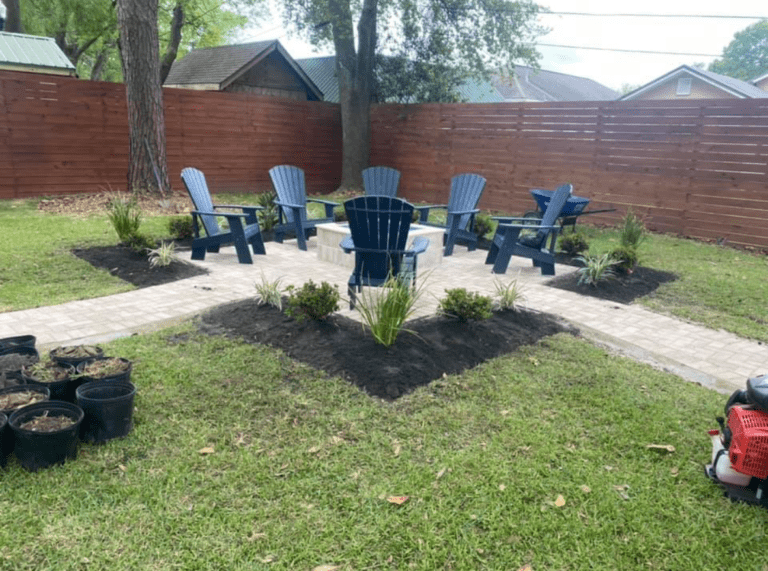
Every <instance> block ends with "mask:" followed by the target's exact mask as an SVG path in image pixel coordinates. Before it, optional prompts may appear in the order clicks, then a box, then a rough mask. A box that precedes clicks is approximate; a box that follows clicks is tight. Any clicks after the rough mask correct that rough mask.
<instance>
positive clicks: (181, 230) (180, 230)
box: [168, 216, 195, 240]
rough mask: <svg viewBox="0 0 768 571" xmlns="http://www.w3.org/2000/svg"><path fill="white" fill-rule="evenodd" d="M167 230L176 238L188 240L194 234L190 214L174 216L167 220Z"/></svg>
mask: <svg viewBox="0 0 768 571" xmlns="http://www.w3.org/2000/svg"><path fill="white" fill-rule="evenodd" d="M168 232H170V234H171V236H173V238H174V239H176V240H188V239H189V238H192V237H193V236H194V234H195V225H194V223H193V222H192V217H191V216H174V217H173V218H171V219H170V220H168Z"/></svg>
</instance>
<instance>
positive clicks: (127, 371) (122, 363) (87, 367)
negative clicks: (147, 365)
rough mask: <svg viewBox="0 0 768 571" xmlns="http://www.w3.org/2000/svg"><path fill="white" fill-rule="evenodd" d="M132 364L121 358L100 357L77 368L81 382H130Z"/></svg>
mask: <svg viewBox="0 0 768 571" xmlns="http://www.w3.org/2000/svg"><path fill="white" fill-rule="evenodd" d="M132 368H133V367H132V364H131V362H130V361H129V360H128V359H123V358H122V357H100V358H98V359H93V360H92V361H88V362H86V363H80V364H79V365H78V366H77V373H78V375H81V376H82V378H83V381H84V382H86V381H130V380H131V369H132Z"/></svg>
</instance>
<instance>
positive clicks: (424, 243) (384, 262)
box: [340, 196, 429, 309]
mask: <svg viewBox="0 0 768 571" xmlns="http://www.w3.org/2000/svg"><path fill="white" fill-rule="evenodd" d="M344 211H345V212H346V214H347V219H348V220H349V231H350V232H351V235H350V236H347V237H346V238H344V240H342V241H341V244H340V246H341V248H342V249H343V250H344V251H345V252H346V253H350V252H354V253H355V269H354V271H353V272H352V275H351V276H350V278H349V283H348V293H349V307H350V309H354V307H355V291H357V292H361V291H362V289H363V286H370V287H378V286H381V285H384V284H385V283H386V282H387V280H388V279H390V278H400V279H404V280H408V282H410V284H411V285H412V286H415V285H416V261H417V256H418V255H419V254H420V253H422V252H424V251H425V250H426V249H427V247H428V246H429V238H424V237H421V236H418V237H416V238H414V240H413V244H412V245H411V247H410V248H408V230H409V229H410V227H411V220H412V219H413V205H412V204H409V203H408V202H406V201H405V200H402V199H400V198H394V197H389V196H358V197H357V198H352V199H350V200H347V201H346V202H345V203H344Z"/></svg>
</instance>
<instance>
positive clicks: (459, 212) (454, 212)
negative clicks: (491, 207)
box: [448, 208, 480, 216]
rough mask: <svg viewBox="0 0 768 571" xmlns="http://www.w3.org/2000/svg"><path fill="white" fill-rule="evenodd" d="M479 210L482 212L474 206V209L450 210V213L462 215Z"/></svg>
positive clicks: (475, 212)
mask: <svg viewBox="0 0 768 571" xmlns="http://www.w3.org/2000/svg"><path fill="white" fill-rule="evenodd" d="M478 212H480V209H479V208H474V209H472V210H449V211H448V214H454V215H459V216H462V215H464V214H477V213H478Z"/></svg>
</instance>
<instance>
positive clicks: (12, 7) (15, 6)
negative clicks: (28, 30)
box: [3, 0, 24, 34]
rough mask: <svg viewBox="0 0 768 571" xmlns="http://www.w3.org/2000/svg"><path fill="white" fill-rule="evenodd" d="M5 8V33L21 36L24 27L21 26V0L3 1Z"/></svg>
mask: <svg viewBox="0 0 768 571" xmlns="http://www.w3.org/2000/svg"><path fill="white" fill-rule="evenodd" d="M3 5H4V6H5V27H4V29H3V31H5V32H14V33H17V34H21V33H23V32H24V27H23V26H22V24H21V6H20V5H19V0H3Z"/></svg>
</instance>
